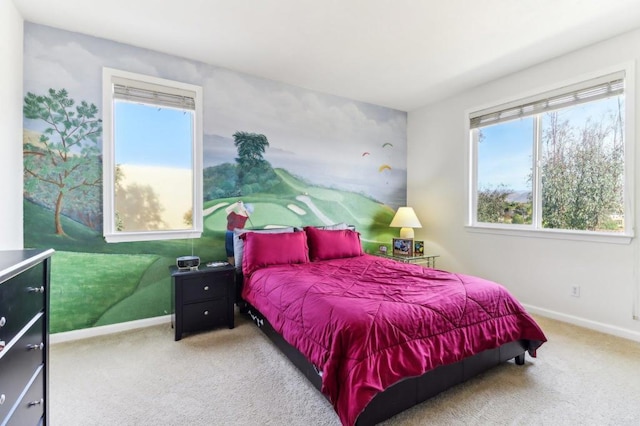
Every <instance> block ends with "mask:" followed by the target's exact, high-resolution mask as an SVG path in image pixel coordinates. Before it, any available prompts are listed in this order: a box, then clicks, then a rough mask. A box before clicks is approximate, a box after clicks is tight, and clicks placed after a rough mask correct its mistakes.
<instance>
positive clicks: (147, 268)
mask: <svg viewBox="0 0 640 426" xmlns="http://www.w3.org/2000/svg"><path fill="white" fill-rule="evenodd" d="M275 172H276V174H277V177H278V179H279V180H280V182H279V183H278V184H277V185H275V186H272V187H271V191H270V192H269V193H256V194H251V195H250V196H247V197H242V200H243V201H244V202H245V203H251V204H253V206H254V212H253V213H252V215H251V218H250V221H249V222H248V223H247V227H248V228H266V227H271V226H283V225H288V226H298V227H303V226H306V225H329V224H333V223H338V222H346V223H348V224H351V225H354V226H355V227H356V229H357V230H358V231H359V232H360V233H361V240H362V242H363V247H364V249H365V251H367V252H373V251H377V250H378V247H379V246H380V244H387V245H389V244H390V243H391V239H392V238H393V236H395V235H396V233H397V230H394V229H390V228H389V226H388V225H389V223H390V222H391V219H392V217H393V214H394V211H393V210H392V209H391V208H390V207H388V206H385V205H383V204H381V203H379V202H377V201H375V200H372V199H371V198H368V197H366V196H364V195H361V194H356V193H353V192H349V191H341V190H337V189H332V188H325V187H321V186H318V185H314V184H311V183H308V182H305V181H304V180H302V179H299V178H297V177H295V176H292V175H291V174H289V173H288V172H287V171H285V170H282V169H275ZM237 200H238V197H230V198H220V199H216V200H212V201H208V202H206V203H205V205H204V231H203V234H202V238H199V239H195V240H172V241H149V242H135V243H113V244H107V243H106V242H105V241H104V239H103V238H102V235H100V234H99V233H97V232H95V231H93V230H91V229H90V228H88V227H86V226H84V225H82V224H80V223H78V222H75V221H73V220H71V219H69V218H66V217H62V223H63V227H64V229H65V232H66V234H67V235H66V236H58V235H55V233H54V229H55V228H54V226H53V223H54V220H53V212H52V211H51V210H48V209H46V208H44V207H42V206H39V205H37V204H35V203H33V202H30V201H27V200H25V202H24V217H25V234H24V240H25V247H40V248H48V247H52V248H54V249H56V254H55V255H54V258H53V261H52V264H53V268H52V273H51V312H52V315H51V331H52V332H54V333H55V332H61V331H68V330H75V329H81V328H87V327H93V326H97V325H108V324H115V323H119V322H124V321H132V320H137V319H143V318H149V317H154V316H159V315H164V314H167V313H169V312H170V310H171V280H170V275H169V270H168V268H169V266H170V265H173V264H175V258H176V257H178V256H183V255H186V254H191V252H192V250H193V253H194V254H196V255H198V256H200V258H201V260H202V262H207V261H210V260H223V259H226V254H225V252H224V235H225V231H226V212H225V207H226V206H228V205H229V204H230V203H233V202H235V201H237Z"/></svg>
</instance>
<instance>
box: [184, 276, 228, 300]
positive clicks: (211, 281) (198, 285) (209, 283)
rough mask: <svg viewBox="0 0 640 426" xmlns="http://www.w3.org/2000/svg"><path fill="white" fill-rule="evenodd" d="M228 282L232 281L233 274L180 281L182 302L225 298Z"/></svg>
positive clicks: (194, 277)
mask: <svg viewBox="0 0 640 426" xmlns="http://www.w3.org/2000/svg"><path fill="white" fill-rule="evenodd" d="M229 280H233V272H228V273H224V272H223V273H221V274H203V275H194V276H192V277H185V278H183V281H182V302H183V303H190V302H198V301H201V300H206V299H218V298H220V297H227V292H228V291H229V290H228V289H229Z"/></svg>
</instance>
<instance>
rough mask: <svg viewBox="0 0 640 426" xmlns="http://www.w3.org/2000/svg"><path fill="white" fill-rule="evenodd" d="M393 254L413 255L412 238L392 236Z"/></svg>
mask: <svg viewBox="0 0 640 426" xmlns="http://www.w3.org/2000/svg"><path fill="white" fill-rule="evenodd" d="M393 255H394V256H406V257H410V256H413V239H411V238H394V239H393Z"/></svg>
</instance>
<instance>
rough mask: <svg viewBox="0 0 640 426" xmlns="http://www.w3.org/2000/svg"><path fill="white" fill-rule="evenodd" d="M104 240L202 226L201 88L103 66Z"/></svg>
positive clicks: (194, 232)
mask: <svg viewBox="0 0 640 426" xmlns="http://www.w3.org/2000/svg"><path fill="white" fill-rule="evenodd" d="M103 118H104V139H103V202H104V236H105V239H106V240H107V242H121V241H143V240H159V239H174V238H197V237H199V236H200V235H201V233H202V88H201V87H199V86H194V85H190V84H185V83H179V82H175V81H170V80H164V79H160V78H155V77H148V76H144V75H139V74H134V73H129V72H124V71H118V70H114V69H109V68H105V69H104V70H103Z"/></svg>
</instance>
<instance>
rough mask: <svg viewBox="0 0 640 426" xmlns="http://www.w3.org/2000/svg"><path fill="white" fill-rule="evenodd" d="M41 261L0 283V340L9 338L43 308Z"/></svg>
mask: <svg viewBox="0 0 640 426" xmlns="http://www.w3.org/2000/svg"><path fill="white" fill-rule="evenodd" d="M43 282H44V266H43V265H42V263H40V264H37V265H35V266H33V267H32V268H30V269H27V270H26V271H24V272H23V273H21V274H20V275H17V276H15V277H13V278H11V279H9V280H7V281H5V282H3V283H0V340H3V341H5V342H6V343H9V341H10V340H11V339H13V337H14V336H15V335H16V334H17V333H18V332H19V331H20V330H21V329H22V328H23V327H24V326H25V325H26V324H27V323H28V322H29V321H30V320H31V318H33V317H34V316H35V315H36V314H37V313H38V312H40V311H42V310H43V309H44V305H45V295H44V287H43V286H42V284H43Z"/></svg>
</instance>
